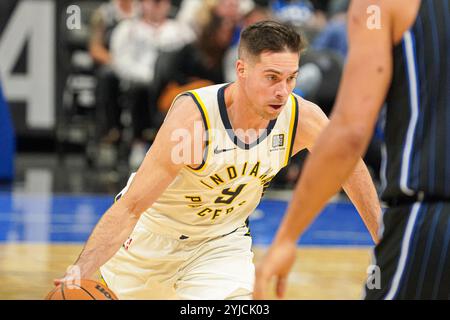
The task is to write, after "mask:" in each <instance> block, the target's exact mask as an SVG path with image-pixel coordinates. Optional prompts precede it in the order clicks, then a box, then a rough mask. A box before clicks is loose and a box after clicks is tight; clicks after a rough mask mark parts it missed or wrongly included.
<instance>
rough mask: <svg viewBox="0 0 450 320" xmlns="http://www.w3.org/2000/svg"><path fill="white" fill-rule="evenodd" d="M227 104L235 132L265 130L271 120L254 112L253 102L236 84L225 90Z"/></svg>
mask: <svg viewBox="0 0 450 320" xmlns="http://www.w3.org/2000/svg"><path fill="white" fill-rule="evenodd" d="M225 104H226V107H227V113H228V118H229V119H230V122H231V126H232V127H233V129H234V130H237V129H242V130H248V129H256V130H258V129H265V128H267V126H268V124H269V120H266V119H264V118H262V117H261V116H260V115H259V114H257V113H256V112H255V111H254V108H252V106H251V101H250V100H249V99H248V97H247V96H246V95H245V93H244V92H242V90H239V88H238V85H237V84H236V83H233V84H231V85H230V86H229V87H227V88H226V90H225Z"/></svg>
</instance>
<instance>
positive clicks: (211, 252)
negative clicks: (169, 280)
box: [175, 227, 255, 300]
mask: <svg viewBox="0 0 450 320" xmlns="http://www.w3.org/2000/svg"><path fill="white" fill-rule="evenodd" d="M247 232H248V229H247V228H246V227H243V228H239V229H238V230H237V231H235V232H233V233H231V234H229V235H226V236H224V237H219V238H214V239H211V240H210V241H207V242H205V243H203V244H201V246H199V248H198V251H197V252H196V253H195V254H194V255H193V256H192V257H191V258H190V259H189V261H187V263H186V264H185V265H184V268H183V269H182V270H181V276H180V278H179V280H178V281H177V283H176V285H175V289H176V292H177V295H178V296H179V297H180V298H181V299H189V300H203V299H212V300H223V299H251V295H252V290H253V282H254V274H255V268H254V265H253V253H252V251H251V242H252V241H251V237H249V236H246V235H245V234H246V233H247Z"/></svg>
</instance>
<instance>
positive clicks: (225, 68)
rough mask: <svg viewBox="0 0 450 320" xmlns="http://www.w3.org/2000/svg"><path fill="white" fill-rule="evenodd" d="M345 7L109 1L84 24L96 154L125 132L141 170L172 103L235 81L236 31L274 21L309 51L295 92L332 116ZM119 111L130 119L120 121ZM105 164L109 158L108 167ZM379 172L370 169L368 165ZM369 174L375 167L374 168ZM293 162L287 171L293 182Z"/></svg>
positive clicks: (333, 0)
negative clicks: (295, 35) (93, 82)
mask: <svg viewBox="0 0 450 320" xmlns="http://www.w3.org/2000/svg"><path fill="white" fill-rule="evenodd" d="M348 2H349V1H347V0H330V1H327V0H316V1H313V0H310V1H307V0H291V1H289V0H181V1H180V0H179V1H171V0H110V1H106V2H104V3H101V4H100V5H99V7H97V8H96V9H95V11H94V12H93V14H92V15H91V17H90V30H89V35H90V37H89V38H90V39H89V44H88V46H87V48H88V51H89V54H90V57H91V58H92V60H93V62H94V74H95V77H96V80H97V82H96V91H95V109H96V113H95V114H96V126H97V138H98V148H99V150H101V149H102V148H111V147H112V148H118V146H119V145H120V144H121V143H123V141H124V137H123V132H124V129H126V128H125V127H127V129H128V130H129V132H131V133H132V134H130V138H129V139H128V141H127V145H129V147H130V149H129V152H128V153H127V154H128V155H129V157H128V159H127V161H128V163H129V167H130V168H131V169H132V170H134V169H136V168H137V167H138V166H139V164H140V163H141V161H142V159H143V158H144V156H145V153H146V152H147V150H148V148H149V146H150V145H151V142H152V140H153V138H154V137H155V134H156V132H157V130H158V128H159V126H160V125H161V123H162V121H163V119H164V116H165V113H166V112H167V110H168V108H169V107H170V105H171V102H172V100H173V98H174V97H175V96H176V95H177V94H179V93H181V92H183V91H186V90H191V89H195V88H199V87H202V86H206V85H210V84H218V83H224V82H231V81H234V80H235V78H236V75H235V61H236V58H237V43H238V40H239V34H240V31H241V30H242V28H244V27H245V26H247V25H250V24H253V23H255V22H257V21H261V20H269V19H273V20H278V21H281V22H284V23H287V24H290V25H292V26H294V27H295V28H297V30H298V31H299V33H301V34H302V35H303V36H304V38H305V39H306V41H307V42H308V44H309V45H308V49H307V50H306V51H305V53H304V55H303V56H302V58H301V61H300V76H299V79H298V81H297V87H296V88H295V92H296V93H297V94H299V95H301V96H303V97H304V98H306V99H308V100H311V101H313V102H315V103H317V104H318V105H319V106H320V107H321V108H323V110H324V111H325V113H326V114H329V113H330V110H331V107H332V106H333V103H334V99H335V96H336V92H337V88H338V85H339V79H340V76H341V72H342V67H343V64H344V61H345V56H346V53H347V35H346V12H347V9H348ZM124 111H126V112H128V114H129V118H130V119H129V121H124V117H123V116H122V114H123V112H124ZM105 161H106V160H105ZM375 166H377V164H375ZM374 169H376V168H374ZM299 170H300V163H299V162H297V161H293V163H292V165H291V166H290V168H289V169H287V170H286V172H285V174H284V178H283V179H284V182H283V183H287V184H292V183H293V182H294V181H295V179H296V178H297V176H298V173H299Z"/></svg>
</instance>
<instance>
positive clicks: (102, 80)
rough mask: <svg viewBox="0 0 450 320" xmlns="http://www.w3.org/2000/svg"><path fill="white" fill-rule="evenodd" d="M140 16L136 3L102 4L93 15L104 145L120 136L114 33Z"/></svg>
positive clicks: (113, 1) (92, 43) (100, 130)
mask: <svg viewBox="0 0 450 320" xmlns="http://www.w3.org/2000/svg"><path fill="white" fill-rule="evenodd" d="M138 13H139V5H138V2H137V1H135V0H111V1H109V2H108V3H104V4H102V5H101V6H100V7H99V8H98V9H97V10H96V11H95V12H94V14H93V16H92V21H91V34H92V36H91V39H90V42H89V53H90V55H91V56H92V58H93V60H94V62H95V63H96V65H97V72H96V75H97V83H98V84H97V93H96V101H97V123H98V134H99V135H100V136H101V137H102V138H101V140H102V141H103V142H105V143H113V142H116V141H117V140H118V139H119V135H120V133H119V132H120V131H119V128H120V121H119V116H120V113H119V112H120V108H119V105H118V100H119V99H118V94H117V93H118V85H119V81H118V78H117V77H116V75H115V74H114V72H113V69H112V67H111V63H112V57H111V52H110V42H111V34H112V31H113V30H114V28H115V27H116V26H117V24H119V23H120V22H121V21H123V20H124V19H129V18H134V17H136V16H137V15H138Z"/></svg>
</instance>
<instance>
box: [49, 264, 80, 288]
mask: <svg viewBox="0 0 450 320" xmlns="http://www.w3.org/2000/svg"><path fill="white" fill-rule="evenodd" d="M80 280H81V271H80V267H79V266H77V265H74V266H69V267H68V268H67V271H66V274H65V275H64V277H62V278H59V279H54V280H53V284H54V285H55V286H58V285H60V284H61V283H65V284H78V283H79V282H80Z"/></svg>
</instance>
